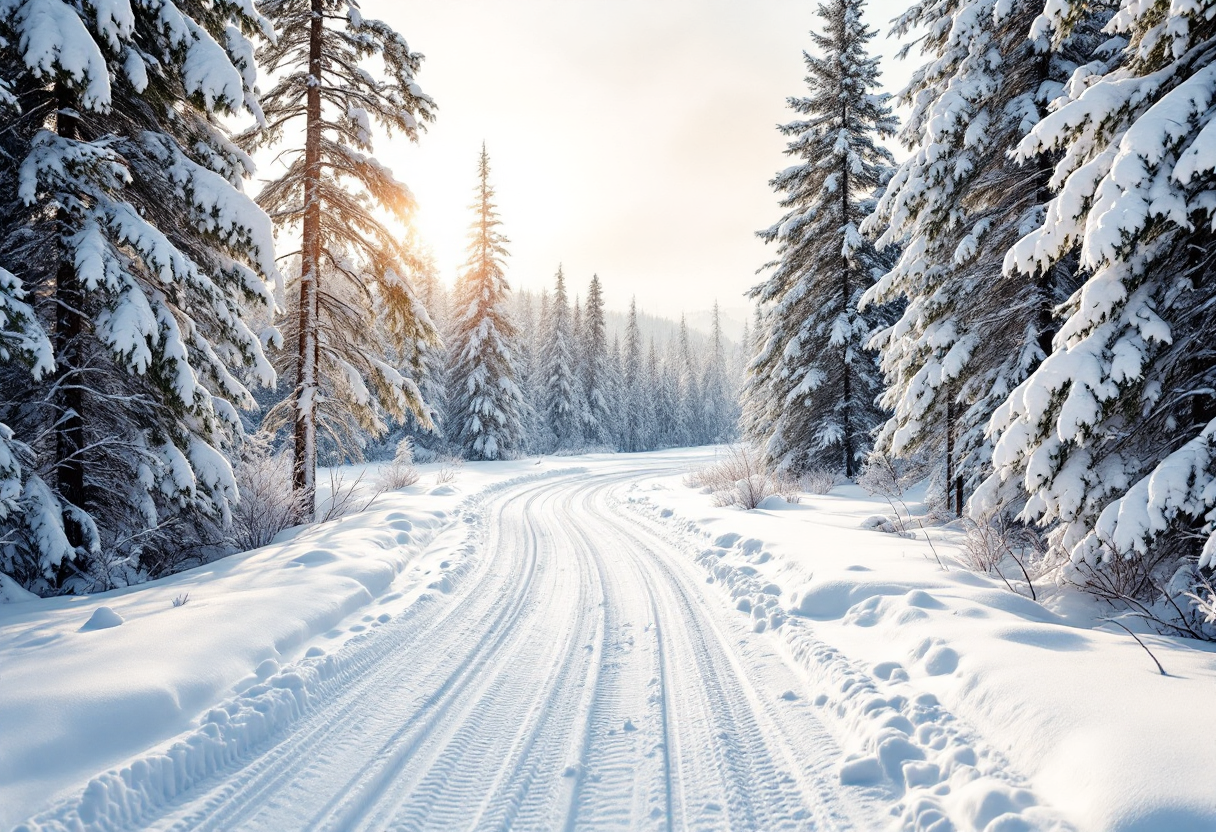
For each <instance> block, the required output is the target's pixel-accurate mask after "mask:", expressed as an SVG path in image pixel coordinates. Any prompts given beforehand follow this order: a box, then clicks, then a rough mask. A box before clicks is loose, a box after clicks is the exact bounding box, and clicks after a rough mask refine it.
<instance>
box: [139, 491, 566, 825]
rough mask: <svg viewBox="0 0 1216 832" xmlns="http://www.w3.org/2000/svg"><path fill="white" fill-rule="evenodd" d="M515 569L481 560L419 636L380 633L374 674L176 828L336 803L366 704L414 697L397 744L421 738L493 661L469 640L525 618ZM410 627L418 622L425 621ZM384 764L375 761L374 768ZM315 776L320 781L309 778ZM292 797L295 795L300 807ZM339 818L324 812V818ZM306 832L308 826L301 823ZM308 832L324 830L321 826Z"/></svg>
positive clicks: (526, 580) (527, 567)
mask: <svg viewBox="0 0 1216 832" xmlns="http://www.w3.org/2000/svg"><path fill="white" fill-rule="evenodd" d="M543 495H544V492H543V490H541V489H539V488H537V487H536V486H531V487H528V488H527V490H525V491H524V492H523V493H521V494H517V495H515V496H513V497H509V498H508V499H507V500H506V501H504V502H503V503H502V504H500V505H499V506H498V507H497V510H496V511H495V512H494V514H495V515H496V516H497V517H499V518H501V516H502V514H503V513H504V512H505V511H506V509H507V507H508V506H509V505H511V504H512V503H513V502H516V501H520V500H523V501H525V502H526V503H532V502H534V501H536V500H537V499H540V498H541V497H542V496H543ZM487 513H488V512H487ZM499 525H501V524H499ZM484 544H485V541H484V540H482V541H480V545H481V546H482V547H483V548H484ZM515 551H516V552H517V553H519V554H523V553H524V552H526V551H529V550H528V549H527V548H526V547H517V548H516V549H515ZM510 565H511V567H513V569H512V571H510V572H507V573H497V572H496V571H495V566H496V564H494V563H493V562H491V560H490V559H489V558H486V557H484V556H483V557H481V558H479V559H478V560H477V562H476V565H475V567H474V569H475V574H474V575H470V576H469V578H470V579H471V580H466V581H464V582H462V585H461V587H460V588H459V590H460V593H461V594H460V595H459V596H458V597H457V598H456V599H455V602H454V603H452V604H450V605H449V606H448V607H447V608H446V609H443V610H441V611H439V614H437V615H436V616H435V617H434V618H433V619H430V620H429V621H424V622H418V624H419V625H420V626H417V627H414V628H404V627H403V628H395V630H396V631H385V629H384V628H382V629H381V631H380V632H378V633H377V636H379V637H378V638H376V639H375V640H374V641H373V643H372V645H371V646H374V647H376V648H379V649H376V650H369V651H367V652H370V653H371V654H372V655H370V656H368V659H369V660H370V661H369V662H368V663H369V664H370V665H371V666H370V668H368V671H369V672H366V673H363V674H362V675H359V676H357V677H356V678H355V679H352V680H349V681H348V682H347V685H346V687H345V688H344V689H341V690H340V691H339V692H338V693H337V695H336V696H335V697H334V698H333V699H332V700H327V701H323V702H322V703H321V705H320V706H319V707H318V708H317V709H316V710H315V711H314V712H313V713H311V714H310V715H309V716H308V717H307V718H306V719H305V720H303V724H301V725H300V726H298V728H297V729H296V730H295V731H293V732H292V733H291V734H290V735H289V736H288V737H286V738H285V739H284V740H283V741H282V742H280V743H278V744H277V745H275V746H273V747H271V748H270V749H269V750H268V751H267V752H266V753H264V754H262V755H261V756H259V757H257V758H255V759H254V760H253V762H252V763H251V764H250V765H249V766H247V767H246V768H245V769H244V770H242V771H240V772H239V773H238V774H237V776H236V777H234V778H232V780H231V781H230V782H229V783H226V784H223V785H222V786H221V788H220V789H219V790H217V792H216V793H215V794H213V795H210V796H208V797H207V798H205V799H204V800H203V801H202V802H201V803H199V802H194V806H192V807H190V810H189V811H188V812H187V813H185V814H184V815H183V816H180V818H179V821H178V822H177V823H176V824H175V825H174V826H173V828H176V829H201V830H208V829H210V830H223V829H233V828H258V826H259V821H258V819H257V815H259V814H261V813H263V812H264V811H265V810H266V809H271V810H276V809H278V808H280V807H282V806H288V807H291V806H292V804H293V802H294V803H295V806H294V808H293V814H295V815H296V816H297V817H299V816H300V815H301V814H302V811H301V809H302V807H307V806H308V805H309V804H310V803H315V801H316V799H317V795H319V794H321V795H324V794H332V789H333V785H332V781H331V778H330V777H329V776H328V775H329V773H330V769H332V768H333V765H334V763H335V762H339V761H342V760H345V759H350V758H352V757H353V758H354V759H356V760H366V759H367V753H368V749H367V747H366V745H365V744H364V743H363V742H360V741H359V740H360V734H359V733H358V732H352V731H351V730H350V729H351V727H352V725H353V724H357V723H359V722H361V721H363V720H364V719H366V718H367V717H368V716H369V714H368V713H367V711H368V704H367V703H368V700H369V699H374V698H376V693H377V691H401V690H403V689H404V690H405V691H406V692H407V694H408V695H407V696H399V699H400V700H408V701H407V702H405V703H403V705H404V706H403V707H398V708H397V709H395V710H394V712H401V715H402V718H401V719H400V720H399V724H401V728H400V729H399V731H398V735H399V734H400V733H401V732H403V731H405V730H406V729H408V728H410V727H411V726H412V727H414V728H419V727H422V728H425V727H426V726H427V725H429V724H433V722H434V721H435V720H436V719H437V718H438V716H440V715H441V714H442V712H443V711H444V710H445V707H450V704H451V702H452V701H453V694H455V693H459V691H460V690H461V687H462V684H467V680H468V678H469V676H470V673H471V671H474V670H476V669H477V668H478V667H479V666H480V664H479V662H481V663H484V662H485V661H487V660H488V657H489V655H490V653H491V652H492V651H491V650H490V649H489V648H491V647H492V646H494V645H495V644H496V643H497V641H496V640H495V639H493V638H485V639H470V637H469V634H470V633H481V634H493V633H498V634H499V635H498V640H502V639H505V638H506V636H507V635H508V634H509V633H510V631H511V627H509V626H505V625H509V624H510V623H512V622H513V621H514V619H515V618H516V617H517V616H518V614H519V612H520V609H521V604H522V601H523V599H524V598H525V597H526V593H527V589H528V587H529V586H530V582H531V579H532V574H533V572H532V570H533V569H534V566H535V564H534V562H533V561H531V560H527V559H525V560H522V561H518V562H515V561H513V562H512V563H511V564H510ZM502 588H506V589H508V590H510V591H511V594H505V593H501V592H499V591H498V590H500V589H502ZM405 617H406V616H402V617H401V618H405ZM408 617H409V618H410V619H417V618H418V617H420V616H419V615H411V616H408ZM393 623H396V622H395V621H394V622H393ZM462 642H463V643H464V645H465V646H471V647H472V648H473V650H472V652H470V653H468V654H466V655H464V657H463V659H462V660H460V663H459V664H457V666H456V667H455V669H454V670H452V669H449V668H450V666H451V662H452V659H453V657H455V656H460V655H461V653H460V647H461V646H462ZM402 645H404V649H402ZM445 665H447V667H445ZM445 675H446V679H445V681H444V682H443V683H442V684H441V685H440V686H439V688H438V689H437V690H429V691H428V690H426V689H425V688H420V684H419V683H420V681H422V680H429V679H434V678H444V676H445ZM445 693H446V694H447V695H446V696H445V695H444V694H445ZM411 708H413V711H412V712H411V710H410V709H411ZM370 717H371V718H372V719H377V718H379V719H380V720H383V718H384V715H383V714H380V713H375V712H373V713H372V714H370ZM381 727H382V728H383V726H381ZM398 738H399V737H398ZM382 750H383V749H382ZM383 760H384V758H383V757H381V756H377V757H374V758H373V759H372V761H371V762H372V763H374V762H377V761H379V762H383ZM301 763H303V766H302V767H301V765H300V764H301ZM301 768H302V769H303V770H301ZM349 768H350V769H354V770H358V771H360V773H361V774H364V775H365V776H367V775H369V774H370V772H368V771H367V770H366V767H364V768H363V769H360V766H359V765H358V764H357V763H355V764H351V765H350V766H349ZM339 770H341V769H339ZM310 771H311V772H312V773H313V775H314V776H312V777H310V776H309V774H310ZM339 782H342V779H339ZM347 782H348V785H349V781H347ZM292 793H295V796H294V797H292ZM339 794H342V793H341V792H339ZM272 798H275V800H274V802H273V803H272V802H270V801H271V800H272ZM333 808H334V807H332V806H326V807H322V811H325V810H326V809H329V810H330V811H332V809H333ZM301 825H304V824H303V822H302V821H301ZM158 826H159V824H158ZM312 826H313V827H314V828H324V827H318V826H317V824H316V823H315V822H314V823H313V824H312ZM265 828H269V829H274V828H276V826H275V822H274V821H273V820H271V821H269V825H268V826H267V827H265ZM332 828H341V827H332Z"/></svg>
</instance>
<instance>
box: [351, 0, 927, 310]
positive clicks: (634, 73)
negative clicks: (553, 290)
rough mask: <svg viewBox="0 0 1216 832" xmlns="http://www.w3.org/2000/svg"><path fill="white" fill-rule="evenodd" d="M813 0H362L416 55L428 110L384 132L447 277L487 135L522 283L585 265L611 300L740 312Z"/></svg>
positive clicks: (578, 286)
mask: <svg viewBox="0 0 1216 832" xmlns="http://www.w3.org/2000/svg"><path fill="white" fill-rule="evenodd" d="M816 6H817V3H816V2H814V0H746V1H745V2H744V0H363V3H362V7H363V12H364V14H365V16H367V17H379V18H381V19H383V20H385V21H387V22H388V23H390V24H391V25H392V26H393V27H394V28H395V29H396V30H397V31H398V32H399V33H400V34H401V35H402V36H404V37H405V38H406V39H407V40H408V41H409V43H410V46H411V48H412V49H414V50H415V51H419V52H422V53H423V54H424V55H426V60H425V62H424V63H423V67H422V70H421V72H420V74H419V76H418V82H419V84H420V86H421V87H422V88H423V90H424V91H426V92H427V94H429V95H431V96H432V97H433V98H434V99H435V100H436V102H437V104H438V108H439V109H438V117H437V119H436V121H435V122H433V123H432V124H431V125H430V126H429V127H428V129H427V131H426V132H425V133H424V134H422V135H421V137H420V140H419V142H418V143H417V144H416V145H411V143H410V142H409V141H407V140H406V139H404V138H403V137H393V138H391V139H388V140H384V139H381V140H380V141H378V142H377V145H376V153H375V155H376V156H377V158H379V159H380V161H381V162H383V163H385V164H386V165H388V166H389V167H390V168H392V169H393V170H394V172H395V173H396V175H397V178H398V179H400V180H401V181H404V182H405V183H406V184H408V185H409V186H410V188H411V189H412V190H413V191H414V194H415V196H416V197H417V199H418V202H419V206H420V213H419V217H418V223H419V226H420V227H421V230H422V233H423V235H424V236H425V237H426V238H427V239H428V240H429V241H430V243H431V245H432V248H433V250H434V253H435V256H436V259H437V261H438V264H439V267H440V270H441V273H442V275H443V277H444V279H445V281H447V282H448V283H449V284H450V283H451V282H452V281H453V280H454V279H455V275H456V272H457V270H458V269H459V266H460V264H461V263H462V262H463V259H464V257H463V251H464V245H465V238H464V234H465V229H466V228H467V226H468V223H469V221H470V219H471V212H470V210H469V204H470V203H471V201H472V196H473V186H474V184H475V173H476V163H477V155H478V152H479V151H480V148H481V144H482V142H483V141H484V142H485V144H486V147H487V149H488V151H489V155H490V163H491V181H492V183H493V184H494V185H495V186H496V188H497V197H498V204H499V208H500V214H501V217H502V220H503V229H502V230H503V231H504V233H505V234H506V235H507V236H508V237H509V238H510V240H511V244H510V246H509V250H510V252H511V257H510V259H509V260H508V263H507V275H508V279H509V280H510V281H511V283H512V285H513V286H514V287H516V288H521V287H522V288H528V289H534V290H539V289H540V288H541V287H542V286H549V285H552V281H553V275H554V273H555V272H556V270H557V267H558V264H559V263H560V264H562V265H563V267H564V270H565V274H566V276H567V279H568V281H569V283H570V285H571V286H572V291H573V292H580V293H585V292H586V286H587V284H588V282H589V281H590V279H591V275H592V274H593V273H598V274H599V276H600V278H601V280H602V281H603V283H604V287H605V297H606V302H607V305H608V307H609V308H613V309H624V308H626V307H627V306H628V304H629V299H630V297H631V296H636V298H637V302H638V306H639V307H640V308H642V309H645V310H646V311H648V312H651V313H653V314H659V315H665V316H669V317H677V316H679V315H680V314H682V313H685V312H687V313H688V314H690V315H694V314H695V313H697V312H703V311H704V310H706V309H708V308H709V307H711V306H712V304H713V303H714V301H715V300H718V301H719V302H720V303H721V304H722V307H723V309H724V310H727V311H728V312H730V313H732V314H731V317H735V318H738V319H740V320H741V319H742V317H743V316H745V315H746V314H747V309H748V307H749V302H748V300H747V299H746V297H745V296H744V293H745V292H746V290H747V289H748V287H750V286H752V285H754V284H755V283H756V282H757V281H758V280H759V279H760V278H759V277H758V276H757V275H756V270H757V269H758V268H759V267H761V266H762V265H763V264H764V263H765V262H766V261H767V260H769V259H770V258H771V256H772V252H771V250H769V249H768V248H767V247H766V246H765V245H764V244H763V243H762V242H761V241H760V240H759V239H758V238H756V236H755V232H756V231H757V230H759V229H761V228H764V227H767V226H769V225H771V224H772V223H773V222H775V221H776V220H777V219H778V218H779V217H780V209H779V207H778V205H777V197H776V195H775V194H774V193H773V191H772V190H771V189H770V188H769V186H768V181H769V180H770V179H771V178H772V176H773V175H774V174H775V173H776V172H777V171H779V170H781V169H783V168H785V167H786V166H787V165H788V164H789V162H788V161H787V159H786V157H785V156H784V155H783V154H782V151H783V150H784V148H785V140H784V139H783V137H782V136H781V135H780V134H779V133H778V132H777V130H776V129H775V127H776V125H777V124H778V123H780V122H783V121H788V120H790V117H791V112H790V111H789V110H788V109H787V108H786V106H785V99H786V97H787V96H791V95H800V94H802V93H803V91H804V90H805V84H804V82H803V78H804V75H805V72H804V69H805V67H804V64H803V58H802V50H804V49H810V48H811V43H810V37H809V35H808V32H809V30H811V29H812V28H814V27H815V26H816V25H817V18H816V14H815V9H816ZM904 8H906V4H898V3H896V2H893V1H892V0H880V2H875V3H873V4H872V5H871V8H870V10H869V17H870V20H871V25H873V26H874V28H876V29H878V30H879V36H878V37H876V38H875V40H874V41H873V42H872V46H873V50H874V51H875V52H877V53H879V54H881V55H883V56H884V64H883V65H884V79H883V80H884V85H885V86H887V87H889V88H890V89H891V90H892V91H896V90H897V89H898V88H899V87H901V86H902V83H903V80H904V79H905V78H906V76H907V74H908V72H909V71H910V69H911V67H910V66H907V65H905V64H912V63H914V60H909V61H907V62H895V61H893V59H892V57H891V56H893V55H894V53H895V51H896V49H897V46H896V44H894V43H893V42H892V41H890V40H888V39H887V38H886V37H885V34H886V31H887V30H888V28H889V26H888V21H889V20H890V19H891V18H892V17H893V16H894V15H896V14H898V13H899V12H901V11H903V9H904Z"/></svg>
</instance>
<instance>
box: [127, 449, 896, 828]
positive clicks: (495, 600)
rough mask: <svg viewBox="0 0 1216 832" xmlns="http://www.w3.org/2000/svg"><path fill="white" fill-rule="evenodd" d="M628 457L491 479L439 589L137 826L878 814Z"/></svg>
mask: <svg viewBox="0 0 1216 832" xmlns="http://www.w3.org/2000/svg"><path fill="white" fill-rule="evenodd" d="M643 473H644V474H645V475H648V476H653V475H654V474H656V473H661V472H657V471H656V469H655V468H654V467H653V466H651V467H647V468H646V469H645V470H644V471H642V470H640V469H639V470H633V471H630V470H628V469H627V467H625V466H622V467H618V468H615V470H609V471H602V470H597V471H595V472H591V473H582V474H578V475H567V476H562V477H559V478H552V479H547V480H534V481H531V482H523V483H518V484H515V485H511V486H510V487H508V488H506V489H502V490H499V491H497V492H495V493H492V494H491V495H490V496H488V497H487V498H486V501H485V502H484V504H483V505H482V507H481V510H480V511H479V512H478V513H477V514H476V516H474V515H469V516H467V517H466V518H465V519H466V529H465V530H464V531H462V532H461V533H466V534H468V535H469V543H468V544H467V546H466V550H467V551H468V552H470V556H469V559H468V563H467V568H466V569H465V570H464V572H463V574H459V575H457V576H456V578H455V580H453V581H452V583H451V585H449V586H444V587H443V589H444V590H446V591H445V592H436V593H435V594H434V599H433V601H428V602H426V603H422V604H418V605H415V606H414V607H411V608H410V609H408V610H407V611H406V612H404V613H403V614H401V615H399V616H397V617H396V618H393V619H392V620H391V621H388V622H387V623H385V624H384V625H383V626H381V627H379V628H378V629H377V630H376V631H375V634H374V637H370V638H366V639H363V640H360V641H358V642H353V643H351V644H349V645H348V646H347V647H346V648H345V651H347V652H349V651H356V654H355V655H350V656H347V657H346V661H345V662H344V665H343V666H344V668H345V670H344V671H343V672H342V673H341V674H338V676H337V677H336V678H335V679H334V680H333V683H332V684H331V685H330V686H329V687H328V688H327V689H326V690H325V691H324V695H323V696H320V697H317V698H316V699H314V701H313V702H312V703H311V705H310V707H309V708H308V710H307V711H306V712H305V713H304V714H303V715H302V716H301V717H300V719H298V720H297V721H296V722H295V723H294V724H293V725H292V726H291V727H290V728H289V729H288V730H287V731H285V732H283V733H282V734H281V735H280V736H278V737H276V738H274V739H273V740H272V742H270V743H267V744H266V745H265V746H264V747H263V748H261V749H259V751H258V753H256V754H255V755H253V756H252V757H250V758H249V759H245V760H241V761H234V763H233V764H232V765H229V766H227V767H226V768H225V769H224V770H222V771H221V773H220V774H218V775H217V776H212V777H209V778H207V779H205V780H203V781H202V782H200V783H198V784H197V785H196V786H195V787H194V788H192V789H190V790H188V791H187V792H186V793H184V794H182V795H180V796H179V797H178V798H177V800H175V801H174V802H172V803H171V804H169V805H168V806H165V807H161V808H160V809H158V810H157V811H156V812H155V815H154V816H153V817H143V818H141V819H140V820H139V823H138V825H139V826H141V827H145V828H156V829H181V830H186V829H191V830H193V829H204V830H229V829H242V830H254V829H261V830H284V829H318V830H320V829H325V830H347V829H403V830H405V829H408V830H415V829H418V830H421V829H435V830H456V829H569V830H575V829H609V828H616V829H680V830H682V829H694V828H695V829H733V830H765V831H766V832H767V830H781V829H853V828H856V829H868V828H873V823H874V822H875V820H874V815H873V811H872V810H871V809H869V808H867V807H866V806H864V805H859V804H858V803H857V801H856V799H855V798H856V794H855V793H854V795H853V796H852V799H849V798H847V797H846V796H845V795H844V794H843V793H842V792H841V787H840V785H839V776H838V774H837V772H836V768H835V764H836V762H837V761H838V760H839V758H840V756H841V755H840V749H839V747H838V746H837V744H836V742H835V740H834V739H833V738H832V737H831V736H830V735H829V734H828V732H827V731H826V729H825V728H824V726H823V725H821V724H820V722H819V721H818V718H817V717H816V714H815V710H814V708H813V707H812V706H811V705H810V704H809V703H807V702H806V701H805V697H803V696H800V695H796V694H793V693H792V691H798V690H799V689H800V682H799V681H798V678H797V676H796V674H795V672H794V671H793V670H791V669H790V668H789V667H787V666H786V665H784V664H783V663H782V661H781V659H780V658H779V657H778V656H777V654H776V653H775V652H773V651H772V650H771V649H770V648H768V647H767V646H766V644H767V642H766V640H764V639H760V638H756V637H755V636H754V635H753V634H752V633H751V629H750V627H749V626H747V624H746V623H745V618H744V617H743V616H739V615H738V613H735V612H734V611H733V610H731V609H730V608H729V606H728V605H727V602H726V599H725V598H724V597H723V596H722V595H721V594H720V593H718V592H717V590H716V588H714V587H708V586H707V583H706V580H705V578H706V574H705V572H704V571H703V570H702V569H701V568H700V567H697V566H696V565H695V564H694V563H693V562H692V561H691V559H690V558H689V557H688V555H687V554H686V553H685V552H682V551H680V549H679V548H678V547H676V546H674V545H673V544H671V543H669V542H667V541H666V540H664V538H663V536H662V534H661V532H660V530H659V529H658V528H656V527H651V526H650V525H649V523H648V522H647V521H646V520H644V519H643V518H642V517H640V516H639V515H637V514H636V513H634V512H632V511H630V510H628V508H627V507H626V506H625V500H624V493H625V492H626V491H627V490H628V489H629V488H630V487H631V485H632V484H633V483H634V482H635V481H636V480H637V479H638V478H639V476H640V475H641V474H643ZM368 635H371V634H370V633H369V634H368Z"/></svg>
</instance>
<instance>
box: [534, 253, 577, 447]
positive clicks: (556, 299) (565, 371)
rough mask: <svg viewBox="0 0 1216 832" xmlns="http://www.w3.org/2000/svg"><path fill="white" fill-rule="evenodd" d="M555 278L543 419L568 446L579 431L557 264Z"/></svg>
mask: <svg viewBox="0 0 1216 832" xmlns="http://www.w3.org/2000/svg"><path fill="white" fill-rule="evenodd" d="M555 280H556V285H555V287H554V290H553V299H552V301H551V302H550V305H549V322H548V331H547V332H546V337H547V339H548V340H547V343H546V345H545V352H544V354H543V355H542V357H541V361H542V365H543V375H544V391H543V395H544V414H545V419H544V421H545V423H546V424H547V425H548V427H549V431H550V432H551V433H552V435H553V441H554V443H555V447H556V448H558V449H568V448H572V447H574V446H575V445H576V444H578V442H579V440H580V439H581V432H580V425H579V416H580V410H579V404H578V403H579V397H578V389H577V385H578V379H577V377H576V376H575V352H576V351H575V348H574V336H573V332H572V322H571V318H570V303H569V300H568V299H567V295H566V276H565V274H564V273H563V272H562V267H561V266H560V265H559V266H558V267H557V276H556V278H555Z"/></svg>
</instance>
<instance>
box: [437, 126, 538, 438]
mask: <svg viewBox="0 0 1216 832" xmlns="http://www.w3.org/2000/svg"><path fill="white" fill-rule="evenodd" d="M477 178H478V184H477V191H476V193H477V198H476V201H475V202H474V203H473V205H472V206H471V207H472V209H473V211H474V213H475V219H474V221H473V223H472V225H471V226H470V227H469V249H468V251H469V257H468V260H467V261H465V265H464V271H463V272H462V274H461V275H460V279H459V280H458V281H457V283H456V291H455V309H456V314H455V320H454V322H453V333H452V346H451V354H452V369H451V384H452V387H451V399H452V406H451V416H450V419H451V425H452V429H451V434H450V435H451V438H452V442H453V444H454V445H455V446H456V448H457V449H458V450H459V451H460V452H461V453H462V454H463V455H464V456H465V457H466V458H468V459H510V458H511V457H512V456H514V455H515V454H518V453H520V452H521V451H522V449H523V442H524V428H523V423H522V420H521V414H522V413H523V407H524V404H523V395H522V393H521V392H520V389H519V383H518V378H519V373H518V370H517V369H516V366H515V361H516V353H517V349H516V345H515V340H516V333H515V325H514V324H513V323H512V322H511V318H510V315H509V314H508V312H507V304H508V300H509V297H508V296H509V294H510V291H511V287H510V285H509V284H508V283H507V279H506V276H505V274H504V272H503V268H504V263H505V258H506V256H507V249H506V243H507V242H508V240H507V238H506V237H504V236H503V235H502V232H500V231H499V230H498V227H499V226H500V225H502V221H501V220H500V219H499V218H498V206H497V205H496V204H495V202H494V188H493V187H492V186H491V185H490V157H489V155H488V154H487V153H486V148H485V145H482V148H481V157H480V160H479V161H478V166H477Z"/></svg>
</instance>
